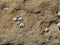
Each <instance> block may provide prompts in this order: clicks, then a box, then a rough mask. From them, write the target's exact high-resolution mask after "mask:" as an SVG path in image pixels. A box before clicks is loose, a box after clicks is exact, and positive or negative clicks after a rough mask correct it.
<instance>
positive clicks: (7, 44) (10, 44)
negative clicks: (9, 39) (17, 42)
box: [1, 43, 14, 45]
mask: <svg viewBox="0 0 60 45" xmlns="http://www.w3.org/2000/svg"><path fill="white" fill-rule="evenodd" d="M1 45H14V43H5V44H1Z"/></svg>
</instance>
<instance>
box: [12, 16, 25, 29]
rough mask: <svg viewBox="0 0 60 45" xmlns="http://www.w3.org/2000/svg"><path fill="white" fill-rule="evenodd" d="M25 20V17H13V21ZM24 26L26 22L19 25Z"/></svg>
mask: <svg viewBox="0 0 60 45" xmlns="http://www.w3.org/2000/svg"><path fill="white" fill-rule="evenodd" d="M23 20H24V18H23V17H14V18H13V21H14V22H16V21H23ZM24 26H25V24H24V23H23V22H21V23H20V24H19V25H18V27H19V28H23V27H24Z"/></svg>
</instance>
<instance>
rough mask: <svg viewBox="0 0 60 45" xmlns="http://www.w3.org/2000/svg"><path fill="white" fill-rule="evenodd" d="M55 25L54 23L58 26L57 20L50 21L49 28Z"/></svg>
mask: <svg viewBox="0 0 60 45" xmlns="http://www.w3.org/2000/svg"><path fill="white" fill-rule="evenodd" d="M53 23H54V24H57V23H58V21H56V20H53V21H50V22H49V25H48V27H49V26H50V25H51V24H53Z"/></svg>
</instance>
